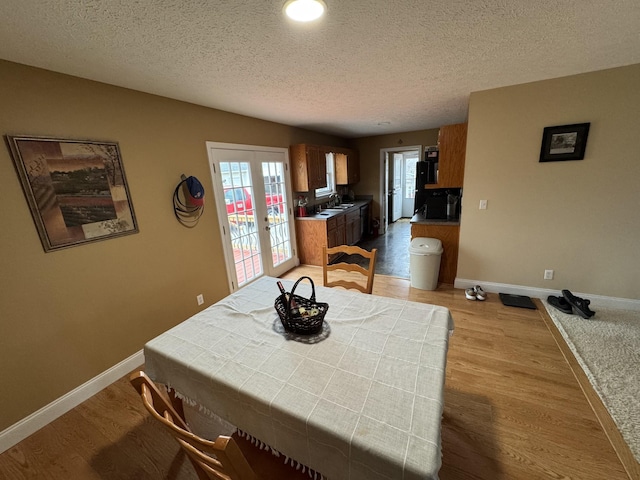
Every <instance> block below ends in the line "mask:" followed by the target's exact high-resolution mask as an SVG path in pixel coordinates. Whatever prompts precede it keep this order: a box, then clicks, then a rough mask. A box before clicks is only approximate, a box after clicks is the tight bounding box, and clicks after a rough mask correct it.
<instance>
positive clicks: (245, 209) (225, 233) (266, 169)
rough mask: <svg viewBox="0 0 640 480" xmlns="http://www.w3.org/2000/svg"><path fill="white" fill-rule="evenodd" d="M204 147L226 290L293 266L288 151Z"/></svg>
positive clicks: (294, 255) (294, 256)
mask: <svg viewBox="0 0 640 480" xmlns="http://www.w3.org/2000/svg"><path fill="white" fill-rule="evenodd" d="M207 147H208V150H209V161H210V166H211V176H212V179H213V187H214V196H215V200H216V208H217V211H218V218H219V220H220V231H221V234H222V239H223V247H224V252H225V262H226V265H227V276H228V278H229V286H230V288H231V291H235V290H237V289H238V288H240V287H242V286H244V285H246V284H247V283H249V282H251V281H253V280H255V279H257V278H259V277H261V276H262V275H269V276H274V277H277V276H279V275H281V274H282V273H284V272H286V271H288V270H290V269H291V268H293V267H295V266H296V265H297V264H298V263H299V262H298V259H297V256H296V254H295V251H294V248H293V245H295V236H294V235H295V234H294V230H293V210H292V208H291V204H290V199H291V187H290V184H289V167H288V165H289V158H288V151H287V149H283V148H269V147H253V146H249V145H234V144H219V143H213V142H207Z"/></svg>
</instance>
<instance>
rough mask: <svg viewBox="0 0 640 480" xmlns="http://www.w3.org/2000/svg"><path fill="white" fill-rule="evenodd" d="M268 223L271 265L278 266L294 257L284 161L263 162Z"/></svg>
mask: <svg viewBox="0 0 640 480" xmlns="http://www.w3.org/2000/svg"><path fill="white" fill-rule="evenodd" d="M262 176H263V178H264V191H265V203H266V205H267V223H268V230H267V231H268V232H269V241H270V248H271V258H270V259H271V262H272V263H271V267H272V268H276V267H278V266H279V265H281V264H283V263H284V262H286V261H287V260H291V258H292V257H293V255H292V251H291V236H290V230H291V225H290V223H289V215H288V214H287V213H288V210H289V205H288V202H287V195H286V188H285V171H284V162H262Z"/></svg>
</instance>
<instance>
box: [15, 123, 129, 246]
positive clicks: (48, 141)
mask: <svg viewBox="0 0 640 480" xmlns="http://www.w3.org/2000/svg"><path fill="white" fill-rule="evenodd" d="M6 139H7V143H8V145H9V150H10V151H11V156H12V157H13V162H14V164H15V167H16V171H17V172H18V176H19V177H20V182H21V183H22V189H23V190H24V194H25V197H26V199H27V202H28V204H29V208H30V209H31V215H32V216H33V220H34V222H35V224H36V228H37V230H38V234H39V235H40V241H41V242H42V246H43V248H44V250H45V252H51V251H55V250H60V249H62V248H67V247H73V246H76V245H81V244H84V243H87V242H95V241H98V240H106V239H108V238H113V237H119V236H122V235H128V234H132V233H137V232H138V224H137V222H136V217H135V214H134V212H133V205H132V203H131V195H130V194H129V187H128V186H127V180H126V178H125V175H124V169H123V167H122V158H121V157H120V149H119V148H118V144H117V143H113V142H99V141H91V140H65V139H60V138H45V137H29V136H10V135H7V136H6Z"/></svg>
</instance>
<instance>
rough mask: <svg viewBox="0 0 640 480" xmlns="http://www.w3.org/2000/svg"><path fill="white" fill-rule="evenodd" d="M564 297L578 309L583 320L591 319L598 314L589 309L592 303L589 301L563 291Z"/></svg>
mask: <svg viewBox="0 0 640 480" xmlns="http://www.w3.org/2000/svg"><path fill="white" fill-rule="evenodd" d="M562 295H563V296H564V299H565V300H566V301H567V302H568V303H569V305H571V306H572V307H573V308H575V309H576V311H577V312H578V314H580V316H581V317H582V318H591V317H593V316H594V315H595V314H596V312H594V311H592V310H590V309H589V304H590V303H591V302H590V301H589V300H585V299H584V298H580V297H576V296H575V295H574V294H573V293H571V292H570V291H569V290H562Z"/></svg>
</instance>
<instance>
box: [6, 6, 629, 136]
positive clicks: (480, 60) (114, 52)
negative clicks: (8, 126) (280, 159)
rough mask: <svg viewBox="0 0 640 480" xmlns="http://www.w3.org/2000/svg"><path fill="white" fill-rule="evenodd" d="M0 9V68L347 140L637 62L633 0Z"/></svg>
mask: <svg viewBox="0 0 640 480" xmlns="http://www.w3.org/2000/svg"><path fill="white" fill-rule="evenodd" d="M326 3H327V5H328V12H327V15H326V16H325V18H323V19H322V20H320V21H316V22H313V23H312V24H304V25H298V24H293V23H292V22H290V21H288V20H286V19H285V18H284V16H283V14H282V6H283V4H284V0H137V1H134V0H120V1H117V0H2V2H0V58H2V59H5V60H10V61H13V62H18V63H23V64H26V65H32V66H37V67H41V68H45V69H48V70H53V71H56V72H63V73H66V74H70V75H75V76H78V77H83V78H87V79H92V80H97V81H100V82H105V83H109V84H113V85H119V86H122V87H127V88H132V89H135V90H140V91H143V92H149V93H153V94H156V95H162V96H165V97H169V98H174V99H178V100H183V101H186V102H191V103H194V104H198V105H204V106H207V107H213V108H217V109H220V110H225V111H229V112H234V113H239V114H243V115H248V116H251V117H257V118H261V119H265V120H271V121H274V122H279V123H283V124H286V125H292V126H296V127H302V128H307V129H311V130H316V131H320V132H325V133H330V134H335V135H338V136H342V137H347V138H356V137H363V136H370V135H381V134H386V133H396V132H404V131H412V130H422V129H427V128H437V127H439V126H441V125H447V124H451V123H458V122H462V121H465V120H466V117H467V110H468V101H469V94H470V93H471V92H473V91H478V90H486V89H490V88H495V87H501V86H507V85H514V84H519V83H526V82H531V81H536V80H543V79H548V78H554V77H560V76H566V75H573V74H577V73H583V72H590V71H595V70H601V69H605V68H611V67H617V66H623V65H630V64H634V63H640V2H639V1H638V0H609V1H605V0H563V1H558V0H369V1H364V0H326Z"/></svg>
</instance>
